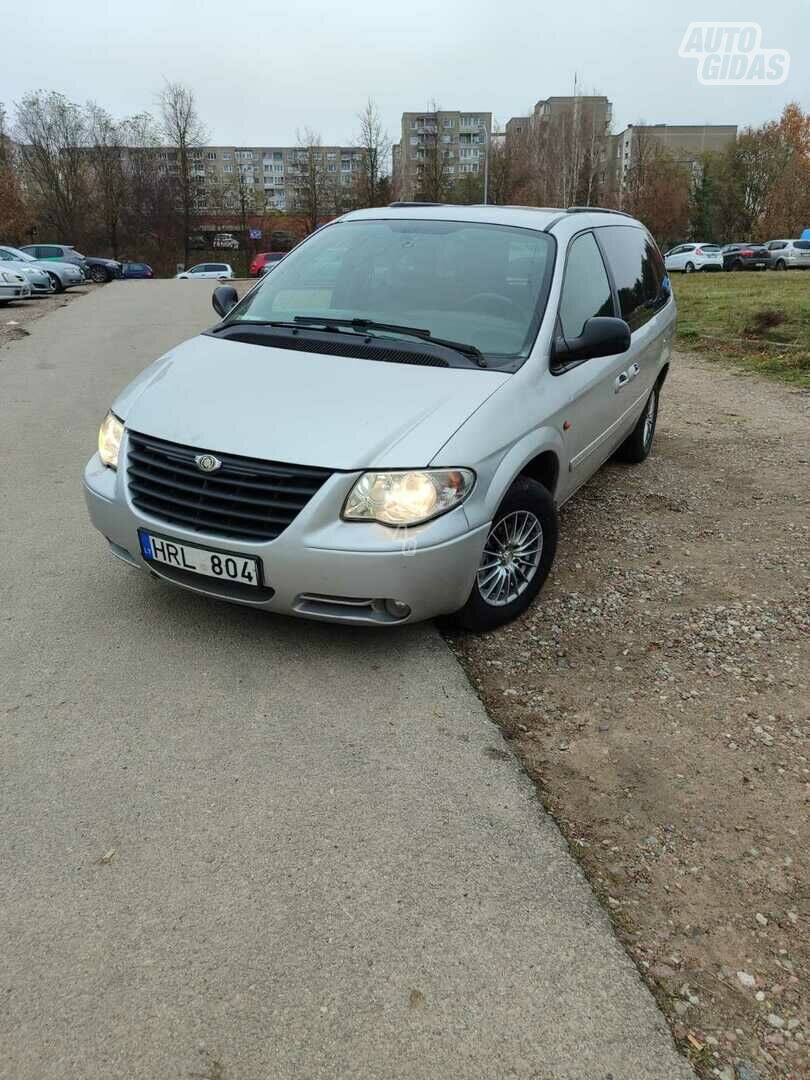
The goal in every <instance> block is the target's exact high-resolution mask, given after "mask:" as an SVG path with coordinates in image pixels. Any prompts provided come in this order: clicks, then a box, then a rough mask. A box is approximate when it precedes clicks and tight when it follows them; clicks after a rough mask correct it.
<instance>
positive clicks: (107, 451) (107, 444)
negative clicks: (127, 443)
mask: <svg viewBox="0 0 810 1080" xmlns="http://www.w3.org/2000/svg"><path fill="white" fill-rule="evenodd" d="M123 434H124V423H123V421H122V420H119V419H118V417H117V416H116V415H115V413H111V412H108V413H107V415H106V416H105V417H104V420H103V422H102V425H101V427H100V428H99V432H98V456H99V457H100V458H101V460H102V462H103V463H104V464H105V465H106V466H108V468H110V469H117V468H118V451H119V450H120V449H121V439H122V437H123Z"/></svg>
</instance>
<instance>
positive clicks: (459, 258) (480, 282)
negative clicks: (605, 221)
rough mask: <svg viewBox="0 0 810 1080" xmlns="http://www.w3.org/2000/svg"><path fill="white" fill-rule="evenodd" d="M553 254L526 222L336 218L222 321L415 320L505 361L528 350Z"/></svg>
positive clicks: (548, 243) (545, 240) (546, 239)
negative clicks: (515, 224)
mask: <svg viewBox="0 0 810 1080" xmlns="http://www.w3.org/2000/svg"><path fill="white" fill-rule="evenodd" d="M553 262H554V241H553V240H552V238H551V237H550V236H548V234H546V233H543V232H537V231H535V230H533V229H522V228H513V227H511V226H505V225H488V224H480V223H477V222H466V221H462V222H459V221H414V220H408V219H401V218H396V219H393V218H392V219H377V220H362V221H343V222H337V223H335V224H334V225H329V226H326V227H325V228H323V229H321V230H320V231H319V232H317V233H314V234H313V235H312V237H311V238H310V239H309V240H307V241H306V243H304V244H302V245H301V246H300V247H298V248H296V249H295V250H294V251H292V252H291V253H290V254H289V255H287V256H286V257H285V259H284V260H283V263H280V264H279V265H278V267H277V268H276V269H275V270H274V271H273V273H272V274H271V275H269V276H268V277H266V278H264V279H263V282H262V284H261V285H259V286H258V287H257V288H256V289H255V290H254V291H253V292H252V293H250V295H249V296H247V297H246V298H245V299H244V300H243V301H242V303H241V304H239V305H238V307H236V308H234V310H233V312H231V315H230V316H229V319H228V322H229V323H230V322H261V321H269V320H273V321H275V320H285V321H286V320H289V321H292V320H294V319H295V317H296V316H309V317H311V318H313V319H314V318H317V317H319V316H323V317H324V318H325V319H328V318H330V317H331V318H334V319H338V318H340V319H364V320H372V321H374V322H381V323H389V324H391V323H393V324H399V325H400V326H410V327H420V328H422V329H425V330H429V331H430V333H431V335H432V336H433V337H435V338H444V339H452V340H455V341H460V342H465V343H467V344H469V345H473V346H475V347H476V348H477V349H480V351H481V352H482V353H484V354H485V355H486V356H487V357H488V358H489V359H493V360H495V361H496V362H497V361H498V360H503V361H514V360H515V359H523V358H525V357H526V356H527V355H528V353H529V350H530V349H531V346H532V342H533V341H534V338H535V336H536V334H537V328H538V326H539V324H540V320H541V318H542V314H543V307H544V305H545V299H546V295H547V292H548V283H549V280H550V276H551V271H552V268H553ZM386 336H387V335H386Z"/></svg>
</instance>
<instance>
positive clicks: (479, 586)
mask: <svg viewBox="0 0 810 1080" xmlns="http://www.w3.org/2000/svg"><path fill="white" fill-rule="evenodd" d="M558 534H559V517H558V514H557V507H556V506H555V504H554V499H553V498H552V496H551V493H550V492H549V491H548V489H547V488H545V487H543V485H542V484H539V483H538V482H537V481H536V480H531V479H530V478H529V477H527V476H519V477H518V478H517V480H515V482H514V483H513V484H512V486H511V487H510V488H509V490H508V491H507V493H506V495H504V497H503V500H502V502H501V505H500V506H499V507H498V510H497V513H496V514H495V517H494V518H493V519H492V523H491V525H490V528H489V532H488V534H487V540H486V543H485V544H484V550H483V552H482V555H481V563H480V565H479V568H478V570H477V571H476V575H475V581H474V582H473V587H472V590H471V592H470V595H469V597H468V598H467V602H466V603H465V605H464V607H462V608H460V609H459V610H458V611H456V612H455V613H454V614H453V615H451V616H450V618H449V620H448V621H449V622H451V623H452V624H453V625H454V626H457V627H460V628H461V629H463V630H468V631H470V632H471V633H474V634H481V633H485V632H486V631H487V630H494V629H495V628H496V627H497V626H503V625H504V623H508V622H511V621H512V620H513V619H516V618H517V617H518V615H522V614H523V612H524V611H525V610H526V609H527V608H528V606H529V605H530V604H531V603H532V601H533V600H534V598H535V597H536V596H537V594H538V593H539V592H540V589H541V588H542V587H543V583H544V582H545V580H546V578H547V577H548V574H549V571H550V570H551V565H552V563H553V562H554V554H555V552H556V550H557V536H558ZM506 552H510V559H511V561H510V562H503V561H502V559H503V557H504V555H505V553H506ZM527 576H528V580H525V579H526V577H527ZM521 577H523V578H524V580H523V581H521V580H520V579H521ZM505 590H508V591H505Z"/></svg>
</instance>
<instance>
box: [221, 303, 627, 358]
mask: <svg viewBox="0 0 810 1080" xmlns="http://www.w3.org/2000/svg"><path fill="white" fill-rule="evenodd" d="M217 291H219V290H217ZM629 348H630V327H629V326H628V325H627V323H626V322H625V321H624V319H614V318H612V317H607V316H596V317H594V318H592V319H588V321H587V322H586V323H585V325H584V326H583V328H582V333H581V334H580V335H579V337H576V338H573V339H571V340H567V339H566V338H564V337H558V338H557V339H556V341H555V342H554V355H553V363H554V366H555V367H561V366H564V365H567V364H574V363H578V362H579V361H581V360H595V359H596V358H597V357H598V356H616V355H617V354H618V353H624V352H627V350H628V349H629Z"/></svg>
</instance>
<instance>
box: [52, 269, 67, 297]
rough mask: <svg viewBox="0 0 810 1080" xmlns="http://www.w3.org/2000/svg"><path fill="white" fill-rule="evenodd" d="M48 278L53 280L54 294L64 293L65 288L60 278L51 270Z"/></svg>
mask: <svg viewBox="0 0 810 1080" xmlns="http://www.w3.org/2000/svg"><path fill="white" fill-rule="evenodd" d="M48 277H49V278H50V279H51V285H52V287H53V291H54V292H64V291H65V286H64V285H63V284H62V282H61V280H60V279H59V277H58V276H57V275H56V274H54V273H52V272H51V271H50V270H49V271H48Z"/></svg>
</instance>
